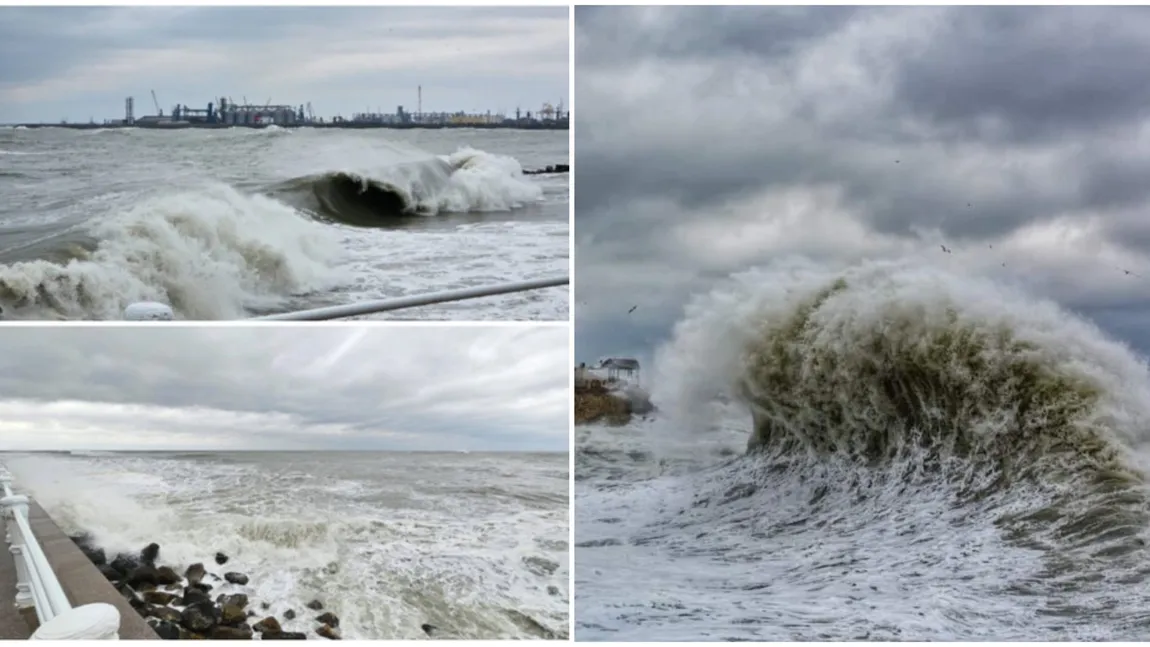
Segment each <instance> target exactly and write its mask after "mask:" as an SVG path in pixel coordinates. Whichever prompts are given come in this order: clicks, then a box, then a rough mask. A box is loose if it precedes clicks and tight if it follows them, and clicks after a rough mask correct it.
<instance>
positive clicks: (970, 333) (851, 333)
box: [576, 263, 1150, 640]
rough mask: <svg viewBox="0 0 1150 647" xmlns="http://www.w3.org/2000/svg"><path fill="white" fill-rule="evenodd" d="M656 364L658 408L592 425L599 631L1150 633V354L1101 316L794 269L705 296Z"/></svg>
mask: <svg viewBox="0 0 1150 647" xmlns="http://www.w3.org/2000/svg"><path fill="white" fill-rule="evenodd" d="M657 365H658V366H657V367H656V374H657V377H656V378H654V379H653V381H652V382H653V383H652V387H653V389H654V395H655V399H656V404H657V405H658V406H659V408H660V416H661V417H659V418H658V419H656V420H654V421H646V422H636V423H634V424H632V425H630V426H629V427H626V428H623V429H617V430H616V429H608V428H588V429H584V430H582V431H581V432H580V436H579V438H578V440H577V453H576V478H577V483H578V485H577V489H576V511H577V522H576V539H577V545H576V591H577V596H578V599H577V600H576V605H577V608H579V610H580V611H579V614H578V616H577V623H576V636H577V637H578V638H580V639H585V640H586V639H617V640H625V639H633V638H638V637H643V638H646V639H652V640H657V639H666V640H685V639H758V640H788V639H822V640H850V639H890V640H973V639H993V640H1112V639H1123V640H1140V639H1141V638H1143V637H1144V635H1145V627H1146V626H1147V622H1148V621H1150V606H1148V605H1147V602H1148V600H1147V596H1146V593H1145V591H1146V583H1147V576H1148V575H1150V559H1148V558H1150V553H1148V551H1147V548H1146V537H1147V535H1148V534H1150V528H1148V526H1147V522H1148V521H1150V491H1148V489H1147V482H1146V474H1147V462H1146V458H1147V453H1146V449H1147V440H1148V439H1150V375H1148V371H1147V365H1146V363H1145V361H1144V360H1143V359H1142V358H1141V357H1138V356H1136V355H1135V354H1134V353H1133V352H1132V351H1131V350H1130V349H1128V348H1127V347H1125V346H1124V345H1122V344H1120V343H1118V342H1115V341H1113V340H1110V339H1108V338H1107V337H1106V336H1105V335H1103V334H1102V333H1101V332H1100V331H1099V330H1098V329H1097V328H1096V327H1095V326H1094V325H1093V324H1091V323H1090V322H1087V321H1084V320H1082V319H1080V318H1078V317H1076V316H1074V315H1071V314H1070V313H1068V312H1066V311H1064V310H1062V309H1060V308H1059V307H1058V306H1056V305H1055V304H1052V303H1047V302H1042V301H1038V300H1036V299H1033V298H1031V297H1029V296H1028V295H1026V294H1023V293H1020V292H1017V291H1015V290H1013V289H1010V288H1007V287H1004V286H1001V285H998V284H996V283H993V282H991V281H989V280H982V279H978V278H971V277H966V276H961V275H958V274H953V273H949V272H946V271H942V270H938V269H936V268H932V267H924V266H921V265H916V264H913V263H898V264H880V263H875V264H867V265H863V266H860V267H857V268H855V269H852V270H850V271H847V272H840V273H831V272H825V271H820V270H813V269H810V268H804V269H796V268H785V269H784V270H779V271H760V272H753V273H749V274H746V275H744V276H741V277H738V278H737V279H735V280H732V282H731V283H730V284H729V285H726V286H724V287H722V288H720V289H718V290H716V292H715V293H713V294H711V295H708V296H706V297H704V298H700V299H698V300H697V301H695V302H694V303H693V304H692V305H691V306H690V307H689V308H688V310H687V314H686V316H685V317H684V320H683V321H682V322H681V323H680V324H679V325H678V327H677V328H676V332H675V335H674V338H673V340H672V341H671V342H670V343H668V344H667V346H665V347H664V348H663V349H661V350H660V352H659V355H658V361H657ZM623 582H627V592H626V593H630V594H631V595H627V594H626V593H625V592H624V591H622V587H623ZM635 591H643V592H645V593H644V594H643V595H634V592H635Z"/></svg>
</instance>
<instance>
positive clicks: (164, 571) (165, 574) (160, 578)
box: [156, 566, 183, 586]
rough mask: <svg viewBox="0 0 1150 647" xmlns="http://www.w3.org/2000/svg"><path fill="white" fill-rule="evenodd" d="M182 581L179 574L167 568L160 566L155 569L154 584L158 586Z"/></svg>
mask: <svg viewBox="0 0 1150 647" xmlns="http://www.w3.org/2000/svg"><path fill="white" fill-rule="evenodd" d="M182 579H183V578H182V577H180V574H179V573H177V572H176V571H175V570H173V569H172V568H170V567H168V566H161V567H159V568H157V569H156V584H158V585H160V586H170V585H172V584H178V583H179V582H180V581H181V580H182Z"/></svg>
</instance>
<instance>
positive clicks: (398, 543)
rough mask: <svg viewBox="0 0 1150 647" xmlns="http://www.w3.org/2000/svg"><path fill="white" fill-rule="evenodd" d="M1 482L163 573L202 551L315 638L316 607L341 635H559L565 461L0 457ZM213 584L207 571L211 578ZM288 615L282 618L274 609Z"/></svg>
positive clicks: (225, 589)
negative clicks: (149, 549)
mask: <svg viewBox="0 0 1150 647" xmlns="http://www.w3.org/2000/svg"><path fill="white" fill-rule="evenodd" d="M0 463H3V464H5V465H6V466H7V467H8V469H9V471H10V472H11V473H12V475H13V485H14V487H15V489H16V490H17V491H18V492H20V493H23V494H28V495H29V496H31V497H32V498H33V499H35V500H36V501H38V502H39V503H40V505H41V506H43V507H44V509H45V510H46V511H47V512H48V514H49V515H50V516H51V517H52V518H53V519H54V520H55V521H56V522H57V523H58V524H59V525H60V526H61V528H62V529H63V530H64V531H65V532H68V533H69V534H80V533H88V534H90V535H91V536H92V538H93V541H94V543H95V545H97V546H101V547H103V548H104V549H105V551H106V552H107V553H108V554H109V555H112V554H114V553H115V552H118V551H119V552H128V553H131V554H138V553H139V551H140V550H141V549H142V548H143V547H144V546H147V545H148V544H149V543H152V542H155V543H157V544H159V545H160V559H159V560H158V563H160V564H165V565H172V566H173V568H176V569H177V571H178V572H180V573H183V570H184V569H185V568H186V567H187V566H188V565H189V564H192V563H196V562H202V563H203V564H204V565H205V566H206V567H208V569H209V571H212V572H215V571H217V570H220V571H222V570H225V569H223V568H222V567H217V566H216V563H215V561H214V556H215V554H216V552H217V551H221V552H223V553H225V554H226V555H228V556H229V557H230V559H229V561H228V562H227V564H226V570H227V571H238V572H241V573H244V574H247V575H248V576H249V577H250V581H249V583H248V585H247V586H243V587H240V586H234V585H229V584H227V583H219V584H218V585H217V587H216V589H215V590H213V592H212V594H213V596H215V595H216V594H217V593H221V592H222V593H237V592H242V593H246V594H247V595H248V596H249V598H250V599H251V600H252V608H254V609H259V607H260V606H261V605H262V604H263V603H265V602H266V603H269V604H270V605H271V606H270V609H268V610H267V611H258V612H260V613H267V614H274V615H275V616H276V617H277V618H279V619H280V622H281V624H282V625H283V627H284V630H285V631H299V632H304V633H307V634H308V635H309V637H310V638H317V636H316V635H315V632H314V629H315V623H314V622H312V618H313V617H314V616H315V615H316V614H314V613H312V612H310V611H308V609H306V608H305V605H306V604H307V603H308V602H310V601H312V600H316V599H318V600H319V601H321V602H322V603H323V604H324V609H325V610H326V611H332V612H334V613H335V614H336V615H338V616H339V618H340V629H341V631H342V633H343V638H345V639H364V640H366V639H373V640H387V639H404V640H410V639H421V638H427V635H425V633H424V631H423V630H422V629H421V625H422V624H425V623H426V624H431V625H433V626H435V627H436V630H435V631H434V632H433V635H432V637H435V638H463V639H477V640H479V639H484V640H488V639H492V640H493V639H510V638H516V639H539V638H542V637H544V636H545V634H546V633H547V632H552V633H553V634H554V636H556V637H566V636H568V635H569V629H568V626H569V613H568V608H569V597H568V596H569V590H568V581H569V577H570V570H569V555H570V553H569V547H568V540H569V534H568V533H569V530H568V529H569V528H570V525H569V520H568V514H569V495H568V487H569V469H568V456H567V454H565V453H562V454H559V453H553V454H526V453H524V454H510V453H508V454H496V453H458V452H456V453H386V452H354V453H353V452H307V453H301V452H282V453H267V452H237V453H211V452H206V453H163V452H148V453H144V452H134V453H109V452H90V453H72V454H11V453H10V454H0ZM218 574H220V575H222V574H223V573H222V572H220V573H218ZM288 609H293V610H295V611H296V612H297V613H298V614H299V615H298V616H297V618H296V619H295V620H284V612H285V611H286V610H288Z"/></svg>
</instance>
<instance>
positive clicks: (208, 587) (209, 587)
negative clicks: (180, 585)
mask: <svg viewBox="0 0 1150 647" xmlns="http://www.w3.org/2000/svg"><path fill="white" fill-rule="evenodd" d="M188 588H192V589H199V590H201V591H203V592H204V593H208V592H210V591H211V590H212V585H211V584H208V583H207V582H197V583H196V584H189V585H188Z"/></svg>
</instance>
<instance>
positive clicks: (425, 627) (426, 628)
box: [419, 623, 439, 636]
mask: <svg viewBox="0 0 1150 647" xmlns="http://www.w3.org/2000/svg"><path fill="white" fill-rule="evenodd" d="M419 628H420V629H422V630H423V633H425V634H427V635H428V636H430V635H431V632H433V631H436V630H437V629H439V627H436V626H435V625H429V624H427V623H424V624H421V625H419Z"/></svg>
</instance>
